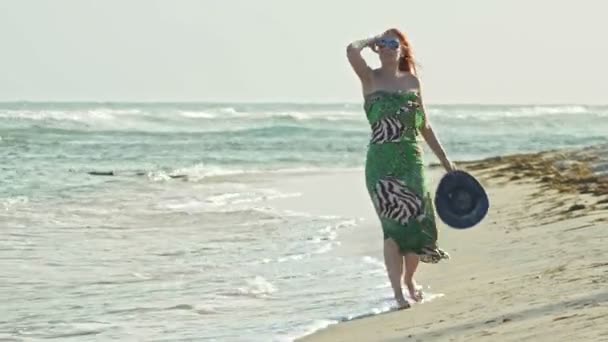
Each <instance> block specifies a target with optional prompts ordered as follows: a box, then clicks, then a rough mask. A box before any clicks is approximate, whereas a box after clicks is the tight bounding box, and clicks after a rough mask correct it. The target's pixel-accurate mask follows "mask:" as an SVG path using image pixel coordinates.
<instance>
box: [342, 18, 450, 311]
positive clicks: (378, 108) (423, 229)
mask: <svg viewBox="0 0 608 342" xmlns="http://www.w3.org/2000/svg"><path fill="white" fill-rule="evenodd" d="M364 48H370V49H372V50H373V51H374V52H376V53H377V54H378V56H379V57H380V62H381V66H380V68H378V69H371V68H370V67H369V66H368V65H367V63H366V62H365V60H364V59H363V57H362V56H361V51H362V50H363V49H364ZM347 55H348V60H349V62H350V64H351V66H352V68H353V69H354V71H355V73H356V74H357V76H358V77H359V79H360V80H361V85H362V88H363V97H364V102H365V103H364V108H365V112H366V115H367V119H368V121H369V124H370V125H371V133H372V134H371V140H370V143H369V146H368V152H367V160H366V165H365V177H366V184H367V190H368V192H369V195H370V197H371V199H372V202H373V204H374V208H375V209H376V213H377V214H378V217H379V219H380V222H381V224H382V230H383V233H384V262H385V264H386V269H387V273H388V277H389V280H390V282H391V286H392V288H393V291H394V294H395V300H396V301H397V305H398V308H400V309H403V308H409V307H410V304H409V302H408V301H407V300H406V299H405V297H404V296H403V292H402V289H401V282H402V281H403V282H404V283H405V285H406V286H407V289H408V292H409V295H410V297H411V298H412V299H414V300H415V301H420V300H421V299H422V293H421V292H419V291H418V290H417V288H416V282H415V281H414V273H415V272H416V268H417V267H418V262H419V261H422V262H427V263H437V262H439V261H440V260H441V259H447V258H449V256H448V254H447V253H445V252H443V251H442V250H441V249H439V248H438V247H437V235H438V234H437V227H436V225H435V211H434V208H433V203H432V200H431V196H430V194H429V192H428V190H427V187H426V184H425V177H424V172H423V167H424V165H423V159H422V146H421V143H420V140H421V139H420V136H422V137H423V138H424V140H425V141H426V142H427V144H428V145H429V147H430V148H431V149H432V150H433V152H434V153H435V155H436V156H437V157H438V158H439V160H440V161H441V164H442V165H443V167H444V168H445V169H446V170H447V171H452V170H454V169H455V166H454V164H453V163H452V162H450V160H449V159H448V158H447V157H446V154H445V152H444V150H443V148H442V146H441V144H440V142H439V141H438V139H437V137H436V136H435V133H434V132H433V128H432V127H431V124H430V122H429V120H428V115H427V112H426V110H425V108H424V105H423V102H422V96H421V90H420V88H421V87H420V81H419V80H418V77H417V74H416V67H415V64H414V58H413V54H412V48H411V45H410V43H409V41H408V40H407V38H406V36H405V35H404V34H403V33H401V32H400V31H399V30H397V29H390V30H388V31H386V32H384V33H383V34H382V35H380V36H377V37H373V38H369V39H364V40H359V41H355V42H353V43H351V44H349V45H348V48H347Z"/></svg>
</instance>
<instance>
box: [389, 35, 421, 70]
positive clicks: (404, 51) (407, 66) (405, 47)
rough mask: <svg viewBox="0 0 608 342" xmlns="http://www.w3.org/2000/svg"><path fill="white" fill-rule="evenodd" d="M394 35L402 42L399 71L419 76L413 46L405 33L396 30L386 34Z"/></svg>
mask: <svg viewBox="0 0 608 342" xmlns="http://www.w3.org/2000/svg"><path fill="white" fill-rule="evenodd" d="M389 33H392V34H394V35H396V36H397V37H398V38H399V41H400V42H401V57H400V58H399V70H401V71H405V72H410V73H412V74H413V75H417V73H418V72H417V70H416V61H415V60H414V53H413V51H412V44H410V41H409V39H408V38H407V36H406V35H405V33H403V32H401V31H400V30H398V29H396V28H391V29H388V30H386V32H385V34H389Z"/></svg>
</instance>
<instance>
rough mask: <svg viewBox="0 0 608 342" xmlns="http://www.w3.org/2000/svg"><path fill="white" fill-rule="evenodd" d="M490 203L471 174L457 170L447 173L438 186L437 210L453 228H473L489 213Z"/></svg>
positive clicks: (436, 195)
mask: <svg viewBox="0 0 608 342" xmlns="http://www.w3.org/2000/svg"><path fill="white" fill-rule="evenodd" d="M489 208H490V201H489V200H488V195H487V194H486V191H485V189H484V188H483V186H482V185H481V184H480V183H479V182H478V181H477V179H475V177H473V176H471V175H470V174H469V173H467V172H465V171H462V170H456V171H451V172H448V173H446V174H445V175H444V176H443V177H442V178H441V180H440V181H439V185H438V186H437V191H436V193H435V210H436V212H437V215H438V216H439V218H441V220H442V221H443V222H444V223H445V224H447V225H448V226H450V227H452V228H457V229H465V228H471V227H473V226H475V225H476V224H478V223H479V222H481V220H483V218H484V217H485V216H486V214H487V213H488V209H489Z"/></svg>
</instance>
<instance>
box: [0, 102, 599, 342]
mask: <svg viewBox="0 0 608 342" xmlns="http://www.w3.org/2000/svg"><path fill="white" fill-rule="evenodd" d="M428 111H429V118H430V121H431V123H432V124H433V127H434V128H435V131H436V133H437V135H438V137H439V139H440V141H441V142H442V143H443V145H444V147H445V149H446V151H447V152H448V155H449V156H450V158H451V159H452V160H455V161H459V160H475V159H481V158H486V157H492V156H499V155H505V154H512V153H522V152H536V151H543V150H548V149H559V148H573V147H584V146H590V145H596V144H605V143H608V106H587V105H560V106H556V105H520V106H513V105H510V106H506V105H505V106H500V105H431V106H429V108H428ZM369 132H370V129H369V125H368V123H367V121H366V120H365V115H364V112H363V108H362V105H361V104H360V103H332V104H319V103H58V102H54V103H34V102H15V103H0V232H1V233H2V238H1V239H0V340H1V341H39V340H48V339H55V340H62V341H63V340H66V341H69V340H73V341H89V340H91V341H100V340H126V341H132V340H138V341H292V340H293V339H295V338H297V337H300V336H303V335H306V334H309V333H312V332H314V331H315V330H318V329H320V328H323V327H326V326H327V325H329V324H332V323H336V322H340V321H344V320H348V319H353V318H356V317H360V316H361V315H369V314H375V313H379V312H383V311H386V310H390V309H391V305H392V301H391V290H390V286H389V283H388V279H387V277H386V274H385V272H384V266H383V262H382V260H381V259H379V258H378V256H356V255H354V254H353V255H352V256H347V255H344V254H340V255H338V254H336V247H337V246H339V245H340V244H341V243H342V241H343V240H344V237H345V236H347V235H348V234H353V231H356V229H357V227H358V225H360V224H361V223H360V220H359V218H358V217H356V216H353V217H345V216H340V215H331V213H330V214H329V215H318V214H314V213H310V212H306V211H301V210H300V211H296V210H287V209H286V208H281V207H278V206H274V205H273V204H272V203H275V202H273V201H276V200H277V199H282V198H294V197H298V196H301V193H300V192H298V191H284V190H283V188H282V187H281V182H282V180H284V179H286V178H287V177H294V175H305V174H308V173H324V172H332V173H338V174H339V173H340V172H346V171H349V170H361V169H362V168H363V165H364V162H365V151H366V148H367V144H368V140H369ZM425 149H426V152H427V153H426V154H425V155H426V156H428V158H427V163H432V162H436V160H434V158H433V156H432V153H431V152H430V151H429V150H428V148H426V147H425ZM261 179H263V180H265V181H263V182H262V181H260V180H261ZM269 180H270V181H269Z"/></svg>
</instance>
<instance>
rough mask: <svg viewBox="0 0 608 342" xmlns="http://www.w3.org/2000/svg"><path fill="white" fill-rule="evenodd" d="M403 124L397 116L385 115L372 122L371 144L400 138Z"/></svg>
mask: <svg viewBox="0 0 608 342" xmlns="http://www.w3.org/2000/svg"><path fill="white" fill-rule="evenodd" d="M404 128H405V126H404V125H403V123H402V122H401V121H399V118H397V117H394V116H387V117H384V118H382V119H380V120H379V121H377V122H375V123H373V124H372V139H371V143H372V144H382V143H386V142H395V141H399V140H400V139H401V135H402V134H403V130H404Z"/></svg>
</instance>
